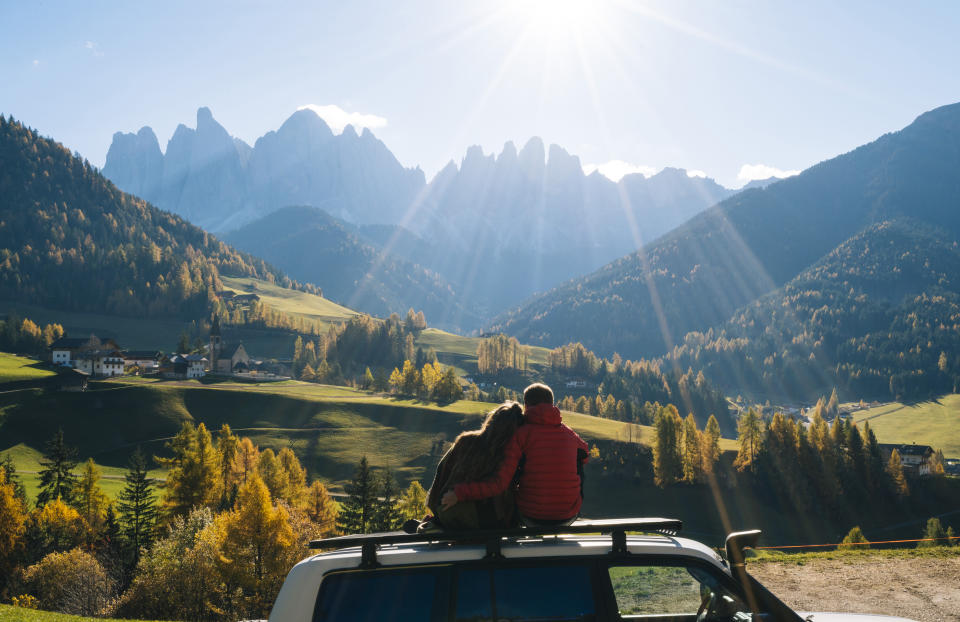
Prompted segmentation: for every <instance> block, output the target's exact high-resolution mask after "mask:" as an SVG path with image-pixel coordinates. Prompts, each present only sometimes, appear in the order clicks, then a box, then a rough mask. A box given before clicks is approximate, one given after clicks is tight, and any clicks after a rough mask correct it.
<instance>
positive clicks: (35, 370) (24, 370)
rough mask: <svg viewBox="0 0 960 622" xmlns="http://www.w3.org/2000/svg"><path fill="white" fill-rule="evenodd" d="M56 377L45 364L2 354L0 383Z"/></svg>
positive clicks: (0, 356) (0, 358) (0, 355)
mask: <svg viewBox="0 0 960 622" xmlns="http://www.w3.org/2000/svg"><path fill="white" fill-rule="evenodd" d="M53 375H55V372H53V371H51V370H49V369H46V368H45V366H44V364H43V363H40V362H39V361H35V360H33V359H28V358H25V357H22V356H16V355H14V354H7V353H6V352H0V382H18V381H20V380H39V379H41V378H46V377H48V376H53Z"/></svg>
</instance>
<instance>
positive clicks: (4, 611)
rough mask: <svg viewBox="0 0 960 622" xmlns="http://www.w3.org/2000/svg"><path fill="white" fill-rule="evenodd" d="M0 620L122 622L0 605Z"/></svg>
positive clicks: (7, 621)
mask: <svg viewBox="0 0 960 622" xmlns="http://www.w3.org/2000/svg"><path fill="white" fill-rule="evenodd" d="M0 622H123V621H121V620H116V619H112V618H110V619H108V618H85V617H83V616H71V615H67V614H64V613H53V612H50V611H40V610H37V609H24V608H22V607H13V606H11V605H0Z"/></svg>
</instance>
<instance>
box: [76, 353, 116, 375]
mask: <svg viewBox="0 0 960 622" xmlns="http://www.w3.org/2000/svg"><path fill="white" fill-rule="evenodd" d="M73 367H74V368H75V369H78V370H80V371H82V372H86V373H88V374H90V375H91V376H106V377H111V376H120V375H122V374H123V356H121V355H120V352H119V351H117V350H84V351H82V352H80V353H79V354H77V357H76V358H75V359H74V360H73Z"/></svg>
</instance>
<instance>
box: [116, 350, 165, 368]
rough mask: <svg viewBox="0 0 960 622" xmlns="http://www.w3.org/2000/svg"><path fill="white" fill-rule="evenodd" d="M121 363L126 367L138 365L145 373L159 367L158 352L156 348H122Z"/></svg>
mask: <svg viewBox="0 0 960 622" xmlns="http://www.w3.org/2000/svg"><path fill="white" fill-rule="evenodd" d="M121 354H123V364H124V365H125V366H126V367H134V366H135V367H139V368H140V369H142V370H143V371H144V372H146V373H150V372H155V371H157V370H158V369H159V368H160V356H161V355H160V352H158V351H156V350H124V351H123V352H122V353H121Z"/></svg>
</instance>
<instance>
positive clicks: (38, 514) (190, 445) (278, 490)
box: [0, 422, 426, 620]
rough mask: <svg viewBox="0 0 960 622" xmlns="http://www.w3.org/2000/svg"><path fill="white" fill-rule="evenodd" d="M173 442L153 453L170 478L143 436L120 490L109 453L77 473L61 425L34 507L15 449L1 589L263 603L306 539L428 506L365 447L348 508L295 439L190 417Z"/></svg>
mask: <svg viewBox="0 0 960 622" xmlns="http://www.w3.org/2000/svg"><path fill="white" fill-rule="evenodd" d="M166 447H167V449H168V451H169V452H170V455H168V456H165V457H157V458H154V461H155V462H156V463H157V465H158V466H160V467H162V468H165V469H167V478H166V481H165V482H162V483H161V482H158V481H156V480H154V479H152V478H151V476H150V474H149V472H148V464H149V462H148V459H147V457H146V456H145V455H144V454H143V453H142V452H141V451H140V450H139V449H138V450H137V451H135V452H134V453H133V454H132V456H131V457H130V461H129V466H128V470H127V473H126V476H125V478H124V479H125V482H124V487H123V489H122V490H121V491H120V493H119V494H118V496H117V499H116V500H110V499H109V498H108V497H107V495H106V494H104V492H103V491H102V489H101V487H100V484H99V483H100V477H101V475H100V470H99V467H97V465H96V464H95V463H94V462H93V460H92V459H91V460H88V461H86V462H84V463H82V465H80V469H79V471H80V473H79V474H77V473H76V471H77V466H78V462H77V458H76V456H77V454H76V450H74V449H72V448H70V447H69V445H67V443H66V441H65V439H64V437H63V433H62V431H61V432H58V433H57V435H56V436H55V437H54V438H53V439H52V440H51V441H50V442H49V443H47V445H46V447H45V449H44V457H43V460H42V461H41V467H42V468H41V471H40V474H39V475H40V486H39V492H38V494H37V498H36V500H35V504H34V507H33V508H32V509H31V508H30V505H31V504H30V503H29V500H28V499H27V495H26V491H25V487H24V485H23V484H22V482H21V479H20V476H19V475H18V474H17V471H16V468H15V465H14V463H13V461H12V460H11V459H10V458H9V457H8V458H7V459H6V460H5V461H4V462H2V463H0V599H2V600H7V601H10V600H11V599H13V598H16V599H17V602H18V603H21V604H24V605H33V606H39V607H42V608H46V609H54V610H59V611H63V612H67V613H74V614H82V615H117V616H123V617H133V618H140V619H144V618H149V619H191V620H226V619H230V620H236V619H238V618H250V617H266V614H267V613H268V611H269V608H270V606H271V605H272V603H273V600H274V599H275V597H276V594H277V592H278V591H279V589H280V586H281V584H282V582H283V579H284V577H285V576H286V573H287V571H288V570H289V569H290V567H291V566H292V565H293V564H295V563H296V562H298V561H299V560H300V559H302V558H303V557H305V556H306V555H307V554H308V548H307V546H308V544H309V542H310V540H312V539H315V538H320V537H327V536H330V535H332V534H336V533H339V532H340V531H341V530H346V531H349V532H361V531H364V530H367V529H370V528H378V529H379V528H385V529H392V528H394V527H396V525H397V524H398V523H399V522H400V521H402V520H404V519H405V518H408V517H415V518H422V517H423V515H424V513H425V507H424V503H425V500H426V493H425V492H424V491H423V488H422V487H421V486H420V485H419V483H416V482H415V483H414V484H411V486H410V488H408V489H407V490H406V491H404V492H403V493H402V494H401V493H400V492H399V491H398V489H397V486H396V483H395V481H394V480H393V478H392V475H391V474H390V473H389V471H383V472H382V473H380V474H377V475H375V476H374V475H373V473H372V470H371V469H370V468H369V465H367V464H366V459H364V460H363V461H361V466H362V469H360V470H358V474H360V473H361V471H362V473H363V476H362V477H360V476H359V475H358V477H359V479H358V480H355V484H354V485H353V486H350V487H348V492H349V493H350V495H349V496H348V498H347V500H346V501H345V502H344V504H343V506H342V508H343V509H342V510H341V507H340V506H339V505H338V504H337V503H336V502H334V501H333V500H332V498H331V496H330V494H329V493H328V491H327V488H326V486H325V485H324V484H323V483H322V482H321V481H319V480H316V479H315V480H313V481H310V482H308V478H307V475H306V471H305V470H304V469H303V467H302V466H301V464H300V462H299V460H298V459H297V457H296V456H295V455H294V454H293V452H292V451H291V450H290V449H289V448H283V449H281V450H280V451H279V452H274V451H273V450H272V449H269V448H267V449H263V450H261V449H259V448H258V447H257V446H256V445H254V444H253V442H252V441H251V440H250V439H249V438H247V437H238V436H236V435H235V434H233V432H232V431H231V430H230V428H229V426H227V425H224V426H223V427H222V428H221V429H220V431H219V432H218V433H217V435H216V437H215V438H214V436H213V435H211V434H210V432H209V431H207V429H206V427H205V426H204V425H203V424H202V423H201V424H199V425H197V426H196V427H194V426H193V425H192V424H191V423H190V422H185V423H184V424H183V426H182V428H181V429H180V431H179V432H178V433H177V435H176V436H174V437H173V438H172V439H171V440H170V441H169V442H168V443H167V444H166ZM358 469H359V467H358ZM356 508H360V510H359V514H360V515H362V516H363V517H364V520H360V521H359V522H358V520H357V519H356V518H355V516H357V514H358V511H357V510H356Z"/></svg>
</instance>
